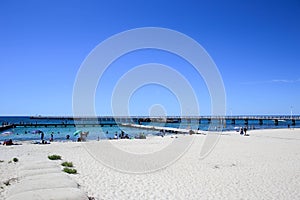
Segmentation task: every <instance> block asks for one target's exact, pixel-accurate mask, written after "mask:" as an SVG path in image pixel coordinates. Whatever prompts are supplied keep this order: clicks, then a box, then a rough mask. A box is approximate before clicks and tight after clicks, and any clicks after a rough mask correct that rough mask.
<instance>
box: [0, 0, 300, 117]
mask: <svg viewBox="0 0 300 200" xmlns="http://www.w3.org/2000/svg"><path fill="white" fill-rule="evenodd" d="M299 19H300V1H297V0H289V1H284V0H282V1H276V0H275V1H255V0H254V1H231V0H229V1H214V0H212V1H163V0H152V1H137V0H136V1H76V0H74V1H58V0H51V1H50V0H49V1H38V0H36V1H32V0H28V1H21V0H20V1H16V0H2V1H0V30H1V31H0V76H1V98H0V115H36V114H41V115H72V92H73V84H74V82H75V79H76V74H77V72H78V70H79V68H80V65H81V63H82V62H83V60H84V59H85V58H86V56H87V55H88V54H89V52H90V51H91V50H92V49H93V48H95V46H96V45H98V44H99V43H100V42H102V41H104V40H105V39H107V38H108V37H110V36H112V35H114V34H117V33H119V32H122V31H126V30H128V29H133V28H139V27H164V28H169V29H173V30H176V31H179V32H182V33H184V34H186V35H188V36H189V37H191V38H193V39H194V40H196V41H197V42H198V43H199V44H201V45H202V46H203V47H204V48H205V49H206V51H207V52H208V53H209V54H210V56H211V57H212V59H213V60H214V62H215V63H216V65H217V67H218V69H219V71H220V73H221V76H222V78H223V82H224V86H225V89H226V96H227V113H228V114H231V113H232V114H233V115H242V114H245V115H252V114H290V110H291V106H292V109H293V113H294V114H299V113H300V101H299V100H300V93H299V91H300V20H299ZM149 62H157V63H163V64H167V65H169V66H171V67H174V69H176V70H178V71H179V72H180V73H181V74H183V75H184V76H185V77H186V78H187V79H188V80H190V82H191V85H192V86H193V88H194V89H195V90H196V93H197V97H198V100H199V105H200V113H201V114H203V115H207V114H210V96H209V93H208V91H207V88H206V86H205V83H204V82H203V80H202V78H201V77H199V76H197V75H195V73H194V71H193V69H192V67H191V66H190V65H189V64H188V63H187V62H186V61H184V60H182V59H179V58H178V57H176V56H174V55H171V54H169V53H167V52H161V51H155V50H153V51H151V50H148V51H147V50H144V51H140V52H133V53H132V54H128V55H126V56H124V57H122V58H120V59H119V60H117V61H116V62H115V63H113V64H112V66H111V67H110V68H109V70H108V71H107V73H106V74H105V77H104V79H103V81H100V84H99V86H98V89H97V93H96V97H95V99H96V105H95V107H96V110H97V114H98V115H110V114H111V107H110V101H111V93H112V90H113V86H114V85H115V84H116V81H117V80H118V79H119V78H120V77H121V76H122V73H126V70H130V69H131V68H133V67H134V66H137V65H140V64H143V63H149ZM120 66H122V70H120ZM154 94H155V95H154ZM157 104H160V105H162V106H163V107H164V109H165V110H166V113H167V114H168V115H178V114H179V108H178V106H179V105H178V100H176V98H175V97H174V95H173V94H172V93H171V92H170V91H168V90H167V89H166V88H162V87H159V86H157V85H152V86H146V87H142V88H140V89H139V90H138V91H136V92H135V93H134V94H133V96H132V98H131V99H130V102H129V105H130V112H131V114H133V115H147V114H149V108H151V106H153V105H157ZM153 112H154V111H153Z"/></svg>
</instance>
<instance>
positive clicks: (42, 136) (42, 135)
mask: <svg viewBox="0 0 300 200" xmlns="http://www.w3.org/2000/svg"><path fill="white" fill-rule="evenodd" d="M41 140H42V143H43V144H44V132H41Z"/></svg>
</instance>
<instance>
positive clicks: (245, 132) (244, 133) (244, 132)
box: [240, 127, 249, 136]
mask: <svg viewBox="0 0 300 200" xmlns="http://www.w3.org/2000/svg"><path fill="white" fill-rule="evenodd" d="M240 135H243V136H249V134H247V127H244V128H243V127H241V128H240Z"/></svg>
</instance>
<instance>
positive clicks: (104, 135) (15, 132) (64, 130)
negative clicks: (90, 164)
mask: <svg viewBox="0 0 300 200" xmlns="http://www.w3.org/2000/svg"><path fill="white" fill-rule="evenodd" d="M85 122H89V121H87V120H83V122H82V123H85ZM5 123H8V124H19V123H23V124H74V121H73V119H71V118H31V117H0V126H1V125H2V124H5ZM106 123H109V121H106ZM111 123H112V124H115V123H114V121H111ZM218 123H219V122H216V123H215V124H210V123H208V121H207V120H201V123H200V124H199V122H198V120H191V121H185V120H182V121H181V122H180V123H159V122H155V123H154V122H151V123H149V122H148V123H147V122H143V123H142V124H144V125H151V126H163V127H174V128H179V127H181V128H188V129H199V130H208V129H209V128H211V127H214V126H218ZM222 124H223V126H224V127H223V129H222V130H223V131H227V130H237V129H239V127H244V126H245V124H244V120H236V123H235V124H231V120H227V121H226V123H224V122H223V123H222ZM289 124H290V126H291V121H290V120H286V121H284V120H282V121H279V123H278V125H275V124H274V121H272V120H264V121H263V125H259V122H258V120H249V122H248V128H249V129H253V128H254V129H266V128H269V129H272V128H287V127H288V125H289ZM297 127H300V123H299V121H297V123H296V125H295V126H291V128H297ZM78 129H80V130H82V131H89V136H88V139H89V140H97V139H98V138H99V139H109V138H113V136H114V135H115V134H116V133H117V134H118V135H119V134H120V133H121V131H124V132H125V133H126V134H128V135H129V136H131V137H134V136H136V135H138V134H139V133H144V134H146V135H148V134H153V135H155V134H158V133H159V132H158V131H151V130H142V129H136V128H129V127H123V126H117V125H112V126H109V125H108V126H103V127H101V126H95V127H91V126H86V127H82V126H80V127H77V128H76V127H73V126H67V127H51V126H50V127H44V126H43V127H17V128H11V129H8V130H3V131H0V141H4V140H8V139H12V140H17V141H24V140H37V141H38V140H40V135H39V134H35V133H34V132H35V131H36V130H41V131H43V132H44V133H45V139H46V140H49V138H50V135H51V134H53V137H54V140H59V141H62V140H65V139H66V136H67V135H70V139H71V140H74V141H75V140H76V139H77V137H76V136H73V133H74V132H75V131H76V130H78ZM7 132H9V134H6V133H7Z"/></svg>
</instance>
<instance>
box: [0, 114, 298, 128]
mask: <svg viewBox="0 0 300 200" xmlns="http://www.w3.org/2000/svg"><path fill="white" fill-rule="evenodd" d="M30 119H31V120H32V122H30V123H24V122H19V123H11V122H7V123H6V124H5V125H2V126H0V131H5V130H8V129H11V128H17V127H25V128H26V127H35V128H42V127H44V128H47V127H61V128H63V127H99V126H100V127H102V126H116V125H120V124H139V125H141V124H142V123H143V122H162V123H188V124H189V123H195V122H196V123H199V124H201V123H207V124H211V123H216V122H217V121H221V120H222V121H223V122H224V123H226V124H231V125H235V124H241V121H242V124H244V125H246V126H247V125H248V124H249V122H250V121H252V123H251V122H250V124H253V121H256V123H255V124H257V125H263V124H265V123H266V124H270V122H271V123H273V124H274V125H275V126H277V125H279V124H280V123H285V124H286V125H288V126H295V125H296V124H298V123H300V115H295V116H287V115H281V116H275V115H270V116H267V115H257V116H168V117H149V116H131V117H128V116H125V117H122V116H121V117H113V116H102V117H41V116H38V117H30ZM47 119H48V120H50V121H51V120H61V122H59V123H43V122H38V121H40V120H47ZM34 120H36V122H34ZM238 122H239V123H238Z"/></svg>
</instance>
